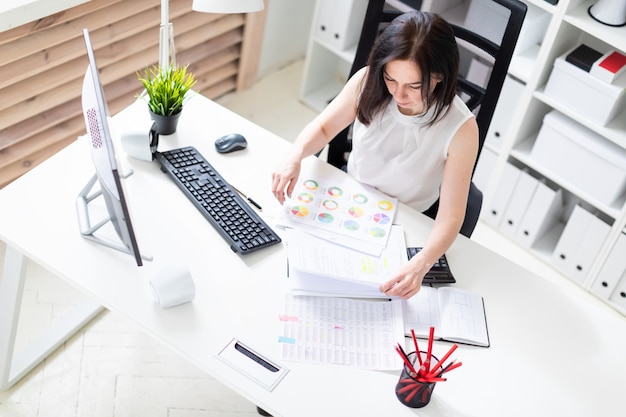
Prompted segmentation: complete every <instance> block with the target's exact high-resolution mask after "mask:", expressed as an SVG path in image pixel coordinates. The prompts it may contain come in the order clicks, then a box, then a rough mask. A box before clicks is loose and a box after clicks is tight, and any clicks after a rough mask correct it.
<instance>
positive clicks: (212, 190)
mask: <svg viewBox="0 0 626 417" xmlns="http://www.w3.org/2000/svg"><path fill="white" fill-rule="evenodd" d="M156 158H157V160H158V161H159V163H160V164H161V171H163V172H165V173H167V174H169V176H170V178H172V179H173V180H174V182H175V183H176V184H177V185H178V187H179V188H180V189H181V190H182V191H183V193H184V194H185V195H186V196H187V197H188V198H189V200H191V202H192V203H193V204H194V205H195V206H196V208H197V209H198V210H200V212H201V213H202V214H203V215H204V217H206V218H207V220H208V221H209V222H210V223H211V224H212V225H213V227H215V229H217V231H218V232H220V234H221V235H222V237H223V238H224V239H225V240H226V241H227V242H228V244H229V245H230V248H231V249H232V250H233V251H234V252H237V253H240V254H242V255H243V254H247V253H251V252H254V251H256V250H259V249H262V248H265V247H267V246H271V245H274V244H276V243H279V242H280V241H281V240H280V237H278V235H277V234H276V233H275V232H274V231H273V230H272V229H271V228H270V227H269V226H268V225H267V224H266V223H265V222H264V221H263V219H261V217H260V216H259V214H258V213H257V212H256V211H254V210H253V209H252V208H251V207H250V206H249V205H248V204H247V203H246V202H245V201H244V200H243V198H241V196H240V195H239V194H238V193H237V192H236V191H235V190H233V188H232V187H231V186H230V185H229V184H228V183H227V182H226V181H225V180H224V178H222V176H221V175H220V174H219V172H217V171H216V170H215V168H213V167H212V166H211V164H209V163H208V162H207V160H206V159H204V157H203V156H202V155H201V154H200V152H198V150H197V149H196V148H194V147H191V146H189V147H185V148H179V149H172V150H169V151H165V152H157V153H156Z"/></svg>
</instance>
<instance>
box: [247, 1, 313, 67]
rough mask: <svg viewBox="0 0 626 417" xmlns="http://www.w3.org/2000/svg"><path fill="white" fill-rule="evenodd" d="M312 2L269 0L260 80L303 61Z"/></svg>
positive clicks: (309, 29) (311, 16) (310, 19)
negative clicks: (282, 68)
mask: <svg viewBox="0 0 626 417" xmlns="http://www.w3.org/2000/svg"><path fill="white" fill-rule="evenodd" d="M314 8H315V0H268V6H267V15H266V21H265V33H264V35H263V44H262V47H261V48H262V50H261V59H260V61H259V74H258V77H259V78H263V77H265V76H266V75H268V74H270V73H272V72H273V71H276V70H277V69H279V68H281V67H284V66H285V65H287V64H289V63H291V62H293V61H297V60H298V59H302V58H304V55H305V54H306V49H307V42H308V39H309V35H310V31H311V24H312V21H313V10H314Z"/></svg>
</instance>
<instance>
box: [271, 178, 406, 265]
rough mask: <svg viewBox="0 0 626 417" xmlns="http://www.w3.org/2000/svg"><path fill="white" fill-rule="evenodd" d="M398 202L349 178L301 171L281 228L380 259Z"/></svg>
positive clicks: (281, 220)
mask: <svg viewBox="0 0 626 417" xmlns="http://www.w3.org/2000/svg"><path fill="white" fill-rule="evenodd" d="M397 207H398V199H396V198H393V197H390V196H388V195H386V194H384V193H382V192H380V191H378V190H376V189H374V188H373V187H369V186H366V185H364V184H361V183H359V182H358V181H356V180H355V179H354V178H352V177H350V176H347V175H345V176H341V177H338V178H333V179H330V178H320V177H318V176H317V175H315V174H308V173H306V172H302V173H301V175H300V179H299V180H298V183H297V184H296V186H295V188H294V190H293V193H292V195H291V198H289V199H288V200H287V201H285V204H284V205H283V206H282V208H281V211H282V212H281V218H280V219H279V220H278V221H279V223H280V224H281V225H284V226H286V227H292V228H294V229H300V230H304V231H308V232H310V233H314V234H315V235H316V236H318V237H321V238H323V239H326V240H328V241H330V242H333V243H336V244H338V245H343V246H347V247H351V248H357V249H358V250H360V251H363V252H367V253H370V254H372V255H376V256H379V255H380V253H381V251H382V250H383V248H385V246H386V245H387V240H388V239H389V234H390V231H391V226H392V225H393V219H394V217H395V213H396V210H397Z"/></svg>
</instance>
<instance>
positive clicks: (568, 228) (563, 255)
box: [551, 205, 594, 276]
mask: <svg viewBox="0 0 626 417" xmlns="http://www.w3.org/2000/svg"><path fill="white" fill-rule="evenodd" d="M593 217H594V216H593V214H591V213H590V212H588V211H587V210H585V209H584V208H582V207H581V206H579V205H577V206H576V207H574V210H573V211H572V214H571V215H570V217H569V220H568V221H567V224H566V225H565V228H564V229H563V233H561V237H560V238H559V241H558V243H557V244H556V247H555V248H554V252H553V254H552V258H551V261H552V264H554V266H556V267H557V268H558V269H559V270H561V271H563V272H564V273H565V274H567V275H568V276H571V271H572V270H573V268H574V266H573V265H574V257H575V255H576V253H577V251H578V247H579V246H580V243H581V242H582V241H583V239H584V237H585V233H586V232H587V228H588V227H589V225H590V224H591V219H592V218H593Z"/></svg>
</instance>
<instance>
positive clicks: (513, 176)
mask: <svg viewBox="0 0 626 417" xmlns="http://www.w3.org/2000/svg"><path fill="white" fill-rule="evenodd" d="M521 172H522V171H521V170H520V169H519V168H517V167H516V166H514V165H512V164H510V163H508V162H507V163H506V164H505V165H504V168H503V169H502V175H501V176H500V181H498V184H497V185H496V189H495V191H494V193H493V197H492V198H491V201H490V202H489V204H488V206H487V207H486V210H485V215H484V220H485V221H486V222H487V223H489V224H491V225H492V226H494V227H498V226H499V225H500V220H501V219H502V217H503V215H504V212H505V210H506V207H507V205H508V203H509V199H510V198H511V194H512V193H513V190H514V189H515V187H516V185H517V180H518V179H519V177H520V174H521Z"/></svg>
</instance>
